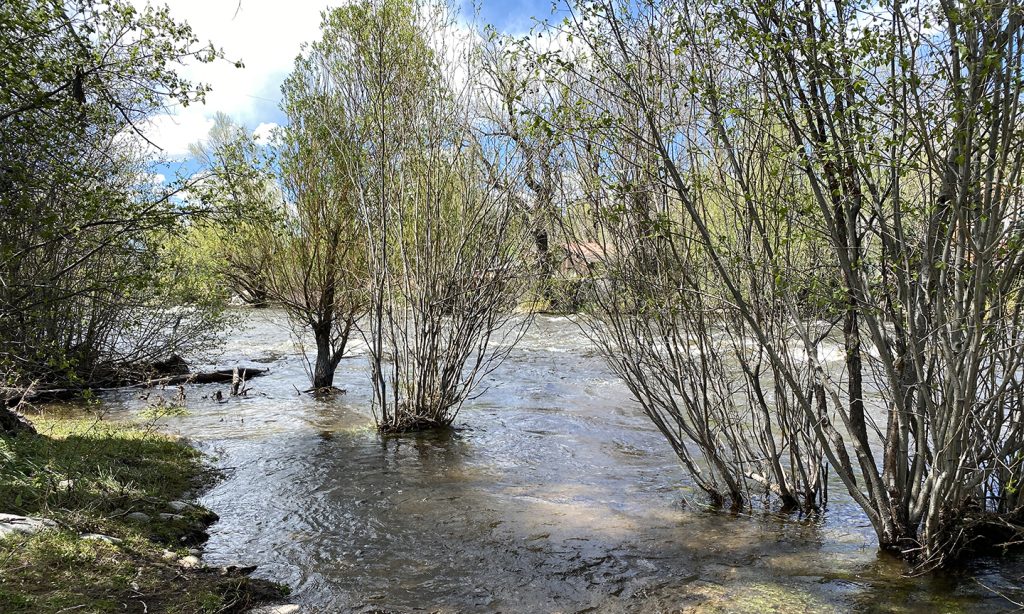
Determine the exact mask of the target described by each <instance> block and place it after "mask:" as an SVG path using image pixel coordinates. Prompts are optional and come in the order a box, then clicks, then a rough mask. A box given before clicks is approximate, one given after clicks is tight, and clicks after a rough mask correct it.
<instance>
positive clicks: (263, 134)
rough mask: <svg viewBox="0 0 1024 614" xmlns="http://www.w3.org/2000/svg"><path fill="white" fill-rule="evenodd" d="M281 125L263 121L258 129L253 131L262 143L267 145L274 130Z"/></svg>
mask: <svg viewBox="0 0 1024 614" xmlns="http://www.w3.org/2000/svg"><path fill="white" fill-rule="evenodd" d="M278 127H279V126H278V125H277V124H276V123H274V122H261V123H260V125H259V126H256V129H255V130H253V131H252V136H253V138H254V139H255V140H256V142H257V143H259V144H260V145H265V144H267V143H269V142H270V137H271V135H272V134H273V132H274V130H275V129H276V128H278Z"/></svg>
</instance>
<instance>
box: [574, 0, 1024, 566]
mask: <svg viewBox="0 0 1024 614" xmlns="http://www.w3.org/2000/svg"><path fill="white" fill-rule="evenodd" d="M1021 18H1022V7H1021V6H1020V5H1019V4H1018V3H1016V2H1003V3H996V4H992V3H971V2H968V3H958V4H956V5H953V4H949V3H941V2H940V3H939V4H936V5H928V6H926V7H920V6H916V5H915V6H914V7H912V8H911V7H907V6H904V5H902V4H900V3H895V4H885V5H881V6H877V7H874V8H873V9H872V11H871V14H870V16H869V17H867V16H865V15H864V14H863V13H862V12H861V11H860V8H859V7H858V6H855V5H851V4H848V3H843V2H840V3H832V4H829V5H827V6H826V5H820V4H818V5H815V4H808V3H803V2H790V1H788V0H778V1H777V0H751V1H749V2H748V1H738V2H732V1H729V2H704V3H696V4H694V3H689V4H685V5H681V6H680V5H677V4H673V3H663V2H656V1H652V2H641V3H627V2H622V3H619V2H599V3H595V4H592V5H587V6H586V7H584V8H583V9H582V14H574V15H573V17H571V18H570V19H569V20H567V21H566V22H565V23H564V24H563V25H562V26H561V27H564V28H566V29H568V30H569V31H570V32H571V33H572V34H573V35H574V36H575V37H576V39H577V40H579V41H581V42H580V44H579V45H578V46H577V48H575V49H573V50H572V52H573V53H577V54H578V55H577V56H574V57H571V58H565V57H562V58H560V60H561V61H560V62H559V66H560V67H562V68H563V69H566V70H567V71H568V72H569V73H571V74H572V75H573V76H574V77H576V78H575V79H573V80H566V83H567V84H568V85H569V86H572V84H587V86H586V87H578V86H577V87H575V95H576V96H577V97H578V99H579V100H582V101H584V102H585V103H586V104H583V105H578V106H577V107H576V108H573V109H566V115H567V117H568V118H571V119H575V120H582V121H581V124H582V125H583V126H586V127H588V128H587V129H586V130H584V131H583V133H584V136H587V135H590V134H592V133H593V132H594V131H597V132H598V133H599V134H600V135H601V136H602V141H601V148H602V149H601V152H600V156H601V159H602V160H611V159H627V160H637V159H639V160H645V159H650V160H652V161H653V164H652V165H651V167H650V172H651V173H652V174H653V175H654V176H656V177H658V179H659V180H658V182H657V185H658V186H659V188H660V189H662V190H664V191H665V192H666V193H667V195H668V197H667V199H666V200H665V201H664V203H665V204H664V206H663V207H662V210H661V211H662V214H661V215H660V216H659V217H658V224H657V225H656V226H655V229H656V232H654V233H641V235H640V236H645V237H649V238H657V237H664V238H667V239H668V240H669V241H668V245H669V246H670V249H669V250H668V251H667V252H665V251H662V252H660V253H661V254H663V256H661V257H659V258H656V259H655V262H656V263H659V266H661V265H664V266H667V267H668V269H669V270H673V269H675V270H682V271H689V272H687V273H685V275H682V274H681V276H680V277H677V278H675V279H673V278H671V277H669V279H670V280H671V283H669V284H668V287H669V288H670V289H671V288H675V287H676V286H678V285H679V283H680V281H679V279H681V280H682V281H683V282H685V281H686V280H688V279H692V278H693V271H694V269H693V268H692V267H687V265H688V264H689V263H691V262H692V263H695V264H696V265H697V266H698V269H696V270H697V271H704V273H701V274H700V277H703V278H705V279H711V280H712V281H713V283H705V284H702V285H701V286H700V287H699V288H696V289H695V290H698V291H700V292H702V293H704V294H705V295H706V296H708V297H709V298H710V299H711V300H712V301H713V303H714V309H711V310H705V313H707V314H709V315H710V316H712V319H711V321H710V323H709V324H710V325H713V326H715V327H718V328H719V329H720V330H724V331H725V332H726V333H727V336H731V337H734V338H736V339H737V340H739V341H741V343H739V344H737V345H738V347H740V348H747V349H745V350H743V352H744V353H746V355H747V356H748V357H757V359H758V361H759V362H760V363H761V364H763V365H766V366H767V370H766V371H762V372H760V374H759V375H758V372H755V375H757V376H756V377H751V376H750V374H749V373H748V371H749V368H748V365H749V364H750V362H749V358H748V359H746V360H747V362H746V364H744V362H743V354H742V353H737V354H736V357H737V360H738V361H739V363H740V366H739V369H740V370H741V371H743V374H742V376H741V377H737V378H734V379H732V381H733V382H734V384H733V387H732V388H731V389H728V388H727V389H725V390H724V394H723V395H720V396H721V398H722V399H723V400H726V399H732V398H734V397H735V396H736V395H739V396H741V397H747V398H753V399H755V400H758V402H759V403H760V402H762V399H763V401H764V403H765V406H766V407H767V409H768V411H767V412H765V413H764V415H765V416H766V418H768V419H771V420H773V421H774V423H775V424H794V423H793V422H792V420H793V418H794V417H797V418H799V419H800V420H801V422H800V423H797V434H799V435H800V437H801V439H802V440H805V441H808V442H811V443H813V444H814V445H816V446H818V447H820V450H821V454H822V455H823V456H824V458H825V459H826V460H827V462H828V465H829V467H830V470H831V471H832V472H834V475H835V476H836V477H837V478H838V479H839V480H840V481H841V483H842V484H843V485H844V487H845V488H846V489H847V490H848V492H849V493H850V495H851V497H852V499H853V500H854V501H855V502H856V503H857V504H858V505H860V507H861V508H862V509H863V510H864V513H865V515H866V516H867V517H868V519H869V520H870V521H871V523H872V525H873V526H874V528H875V531H876V533H877V536H878V541H879V545H880V547H881V548H883V549H885V550H889V551H892V552H895V553H897V554H899V555H900V556H903V557H905V558H907V559H909V560H912V561H914V562H915V563H917V564H919V565H923V566H934V565H942V564H945V563H948V562H949V561H951V560H952V559H954V558H956V557H957V556H958V555H962V554H965V553H966V552H969V551H970V550H971V549H972V548H978V547H980V546H983V545H984V544H991V543H993V542H995V543H1012V542H1014V541H1015V540H1016V539H1017V536H1018V535H1019V533H1020V531H1021V527H1022V526H1024V500H1022V499H1021V494H1020V493H1021V491H1020V490H1019V488H1018V486H1017V484H1018V483H1019V480H1020V478H1021V474H1022V472H1024V466H1022V463H1024V456H1022V454H1021V450H1022V449H1024V428H1022V424H1024V422H1022V420H1024V417H1022V411H1024V410H1022V406H1021V403H1020V400H1021V383H1022V378H1021V372H1022V370H1021V365H1020V363H1021V360H1022V358H1024V352H1022V349H1021V345H1020V340H1021V338H1022V333H1024V331H1022V328H1021V323H1022V320H1021V317H1020V305H1021V301H1020V297H1019V293H1020V292H1021V289H1022V288H1021V273H1022V271H1021V266H1022V264H1024V258H1022V256H1021V250H1020V245H1021V241H1020V233H1021V225H1020V223H1019V220H1020V218H1021V214H1022V211H1024V210H1022V208H1021V204H1022V201H1021V193H1020V187H1019V186H1020V172H1021V168H1022V166H1024V149H1022V147H1021V145H1022V143H1021V139H1022V137H1024V132H1022V129H1021V126H1022V125H1024V124H1022V122H1021V118H1020V101H1021V92H1022V85H1024V83H1022V77H1021V75H1022V72H1021V61H1022V52H1021V43H1022V42H1024V28H1022V21H1021ZM869 22H871V27H868V25H869ZM567 59H568V60H569V61H566V60H567ZM616 109H632V110H635V116H636V117H637V118H638V119H639V122H638V123H625V124H622V123H621V122H619V123H616V117H617V111H616ZM638 153H639V154H642V155H637V154H638ZM611 213H612V216H613V218H614V217H615V216H626V217H627V218H633V216H634V215H635V214H634V213H633V212H632V211H631V210H630V209H628V208H625V207H619V208H617V209H615V210H613V211H612V212H611ZM635 221H637V222H638V221H641V220H635ZM780 222H785V223H784V224H780ZM794 231H795V232H794ZM647 242H648V244H649V245H651V246H652V249H653V248H654V247H655V246H657V241H651V240H648V241H647ZM794 245H795V246H797V247H799V248H800V251H802V252H803V253H804V254H811V255H812V256H813V258H812V259H811V260H810V261H806V260H804V259H803V257H802V256H800V251H797V252H794V250H793V247H794ZM676 247H685V248H686V249H685V250H681V249H676ZM655 253H659V252H655ZM645 270H647V269H645ZM800 271H803V273H802V274H796V273H798V272H800ZM808 273H814V274H808ZM659 275H661V277H662V278H665V277H666V274H665V273H661V274H659ZM672 297H676V298H675V299H672ZM650 299H651V300H650V301H648V302H646V303H645V304H644V307H645V308H646V309H648V310H650V311H648V312H647V313H651V312H654V313H656V314H657V317H658V318H668V319H669V320H670V321H673V322H674V321H675V320H676V319H677V317H676V316H673V315H672V314H673V311H672V310H673V309H675V308H676V307H683V308H687V307H688V306H689V305H691V304H692V303H693V301H690V302H689V303H687V302H683V303H675V302H673V300H678V299H679V294H678V293H676V292H669V293H667V294H657V293H656V294H653V296H651V297H650ZM814 305H817V306H818V307H819V308H818V309H817V310H810V311H808V307H809V306H812V307H813V306H814ZM766 307H768V308H770V310H769V311H767V312H766V311H765V308H766ZM640 313H641V314H642V315H645V312H640ZM609 315H610V317H611V318H612V320H613V321H612V325H613V328H614V327H615V326H618V323H627V322H628V320H629V318H628V317H626V315H625V313H624V312H622V311H621V310H618V308H616V310H613V311H611V312H610V313H609ZM679 316H680V317H692V316H686V315H685V314H679ZM648 321H650V320H648ZM673 326H675V324H673ZM634 337H635V334H634V332H632V331H630V330H628V329H627V335H626V337H625V338H623V336H622V335H619V336H615V333H614V331H613V333H611V336H610V337H609V340H610V342H609V343H608V344H607V346H606V347H607V350H608V354H609V355H610V356H611V357H612V358H613V359H614V360H619V361H621V362H622V363H623V364H624V365H625V367H626V368H628V369H631V370H633V371H635V372H637V373H643V372H644V370H646V369H649V368H654V369H659V368H660V367H659V365H658V363H656V362H653V361H651V360H649V359H647V358H645V357H646V356H648V354H645V353H639V354H638V353H632V352H630V351H629V350H628V346H629V343H630V342H632V340H633V339H634ZM682 338H683V339H685V340H690V339H692V336H690V335H684V336H683V337H682ZM835 340H837V341H838V345H839V348H840V351H839V352H838V355H837V356H835V357H834V358H831V359H830V357H829V352H828V351H827V350H828V345H829V344H830V343H833V342H834V341H835ZM638 341H640V342H642V339H640V340H638ZM624 345H625V346H626V347H624ZM662 347H663V346H662ZM676 347H677V349H676V350H674V351H673V350H671V349H669V350H667V351H669V355H668V358H669V359H681V361H682V364H685V365H690V366H694V367H696V370H694V371H690V372H687V371H681V372H680V373H679V375H678V377H673V378H669V379H664V380H661V379H659V380H656V381H658V382H659V384H658V385H659V386H663V384H662V383H661V382H665V383H666V384H667V386H668V387H667V389H666V388H664V387H660V388H659V387H654V386H649V385H648V386H634V392H635V393H636V394H638V396H640V397H641V399H642V400H643V399H647V400H648V401H650V400H654V401H655V402H658V403H659V404H660V406H661V407H664V408H667V409H669V410H671V409H672V407H673V406H674V405H673V404H675V403H679V402H683V403H689V401H688V400H687V399H686V398H685V393H686V392H687V389H688V388H689V387H690V386H691V382H694V381H697V382H699V381H700V378H706V377H707V376H708V374H709V369H713V368H716V367H714V365H715V361H696V360H693V359H691V358H687V357H686V354H687V353H691V352H692V353H691V356H693V355H696V356H704V355H706V354H707V353H706V352H705V351H704V348H701V347H697V348H694V347H693V346H692V344H691V343H680V344H677V346H676ZM695 350H696V351H695ZM662 358H664V356H663V357H662ZM705 363H706V364H705ZM709 365H710V366H709ZM710 373H712V374H713V373H714V372H713V371H710ZM636 379H637V380H639V378H636ZM766 385H768V386H771V389H773V390H774V391H775V392H774V394H763V388H764V386H766ZM698 389H699V388H698ZM759 389H760V390H759ZM696 407H697V408H698V409H703V408H705V407H714V405H708V404H706V403H703V404H702V403H697V404H696ZM664 415H666V416H668V417H669V428H670V429H679V430H677V431H676V432H679V433H681V436H680V441H682V442H683V444H684V445H696V446H698V448H699V447H700V446H701V444H702V442H701V438H702V437H705V434H704V433H700V432H691V431H687V430H686V429H685V428H684V427H685V426H686V424H687V423H686V420H687V419H688V418H687V416H686V414H679V415H676V414H674V413H672V412H671V411H668V412H667V413H665V414H664ZM707 415H708V414H706V413H699V414H698V417H699V418H702V419H703V420H704V422H703V423H704V424H707V425H708V426H709V427H711V428H713V429H715V431H714V432H715V433H717V434H719V435H720V436H718V437H717V438H716V439H715V440H713V445H712V446H710V448H711V449H714V450H718V452H717V454H718V456H719V457H720V458H724V459H725V462H723V463H722V471H723V472H724V473H729V474H731V475H732V479H734V480H735V479H738V478H742V479H743V480H744V481H749V480H754V481H755V482H758V483H759V482H760V480H757V479H755V478H754V477H753V476H752V475H750V472H749V471H748V470H747V466H745V462H746V461H745V460H744V459H750V458H752V457H751V456H749V455H747V454H746V453H745V452H744V451H743V448H744V447H745V446H746V444H745V443H744V439H743V438H739V439H737V438H735V437H732V436H728V435H727V431H728V430H730V429H732V428H740V429H750V428H752V427H756V428H754V429H753V430H748V432H750V433H753V434H755V435H756V434H757V431H758V429H763V426H762V425H759V423H756V422H754V421H753V420H752V419H749V420H748V421H746V422H742V421H732V422H727V423H723V422H721V421H719V420H718V419H717V417H715V418H713V419H712V420H710V421H708V420H707V419H706V418H705V417H704V416H707ZM712 416H714V414H712ZM705 439H706V437H705ZM763 443H765V444H768V445H767V451H768V452H771V450H772V447H773V446H772V445H771V442H770V441H769V440H768V439H767V438H765V439H764V440H763ZM758 445H761V444H758ZM720 448H721V449H720ZM761 458H762V459H766V460H767V461H770V462H771V463H772V464H776V465H777V467H776V468H775V470H774V472H772V473H768V474H767V476H766V474H763V473H759V475H758V477H759V478H761V479H762V480H763V479H765V478H766V477H767V480H766V481H768V482H769V485H770V487H771V488H772V490H773V491H776V492H786V490H787V489H786V482H785V481H784V478H785V474H786V473H791V472H792V462H793V461H792V460H788V459H785V458H784V457H783V456H782V455H781V449H776V451H775V452H774V453H771V454H769V455H767V456H762V457H761ZM731 488H732V487H731V486H730V489H731ZM790 492H792V490H791V489H790Z"/></svg>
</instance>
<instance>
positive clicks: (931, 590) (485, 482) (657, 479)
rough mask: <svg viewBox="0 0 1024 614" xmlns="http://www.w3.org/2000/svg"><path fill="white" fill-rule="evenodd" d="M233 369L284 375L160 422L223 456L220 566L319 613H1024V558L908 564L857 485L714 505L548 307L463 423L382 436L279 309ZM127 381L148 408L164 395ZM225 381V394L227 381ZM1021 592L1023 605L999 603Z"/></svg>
mask: <svg viewBox="0 0 1024 614" xmlns="http://www.w3.org/2000/svg"><path fill="white" fill-rule="evenodd" d="M242 317H243V318H244V322H243V324H242V326H241V328H240V330H238V331H235V332H234V333H232V334H231V335H229V337H228V338H227V340H226V348H225V350H224V352H223V354H221V355H220V356H218V357H217V358H216V363H217V364H221V365H232V364H236V363H241V364H246V365H253V366H259V367H269V368H270V369H271V374H270V375H268V376H266V377H262V378H259V379H256V380H253V381H252V382H251V383H250V391H249V392H248V394H247V396H246V397H245V398H235V399H229V400H228V401H227V402H223V403H218V402H216V401H215V400H214V399H213V395H214V394H215V392H216V391H217V390H218V388H220V389H224V388H226V387H225V386H223V385H222V386H217V385H204V386H193V387H190V388H189V390H188V391H187V394H188V401H187V407H188V415H185V416H170V417H164V418H160V419H159V422H160V425H161V428H163V429H165V430H167V431H170V432H174V433H178V434H181V435H184V436H187V437H189V438H190V439H191V440H192V441H193V442H194V443H195V444H196V445H197V446H199V447H200V448H201V449H202V450H204V451H205V452H207V453H209V454H210V455H212V456H213V458H215V463H216V464H217V465H218V466H219V467H221V468H223V469H224V471H225V476H226V477H225V479H223V480H222V481H220V482H219V483H218V484H217V485H216V486H215V487H214V488H213V489H212V490H210V491H209V492H207V493H205V494H204V495H203V496H202V497H201V502H202V503H203V504H204V505H206V506H208V507H209V508H211V509H212V510H214V511H215V512H216V513H217V514H219V515H220V521H219V522H218V523H216V524H215V525H214V526H213V527H212V528H211V530H210V534H211V537H210V540H209V542H208V543H207V545H206V548H205V553H204V559H205V561H206V562H207V563H208V564H211V565H230V564H259V566H260V567H259V569H258V570H257V572H256V575H257V576H259V577H263V578H268V579H272V580H277V581H280V582H285V583H287V584H289V585H290V586H291V587H292V589H293V594H292V599H293V601H295V602H296V603H299V604H301V605H302V606H303V607H304V608H305V610H304V611H308V612H347V611H366V612H371V611H387V612H406V611H441V612H675V611H688V610H689V609H695V610H696V611H724V612H734V611H735V612H762V611H780V612H803V611H813V612H817V611H825V612H829V611H836V612H846V611H907V612H917V611H921V612H939V611H943V612H945V611H953V612H955V611H1010V610H1014V609H1015V608H1016V607H1017V606H1015V605H1014V604H1013V602H1012V601H1011V600H1013V601H1020V602H1024V587H1022V586H1021V584H1022V580H1021V579H1022V577H1024V558H1022V557H1020V556H1016V557H1012V558H1009V559H996V558H993V559H985V560H981V561H977V562H975V563H972V564H971V565H970V566H969V567H967V568H964V569H962V570H959V571H958V572H956V573H951V574H944V575H942V576H928V577H923V578H907V577H904V576H903V574H902V571H903V567H902V566H901V565H900V563H898V562H896V561H894V560H891V559H890V558H889V557H886V556H884V555H880V554H878V553H877V552H876V549H875V547H874V540H873V536H872V533H871V529H870V526H869V524H868V522H867V519H866V518H865V517H864V516H863V514H862V513H861V512H860V511H859V510H858V509H857V508H856V506H855V505H853V504H852V503H851V502H850V501H849V499H848V498H846V497H845V496H843V495H842V487H841V485H839V484H836V485H833V487H832V488H831V492H832V493H833V498H832V502H831V504H830V508H829V509H828V510H827V512H826V513H825V514H824V515H823V516H821V517H818V518H814V519H807V518H799V517H797V516H779V515H772V514H762V513H748V514H728V513H723V512H712V511H708V510H706V509H704V508H703V507H702V506H701V504H700V497H699V494H698V493H696V492H695V491H694V490H693V489H692V487H691V486H690V485H689V484H688V482H687V480H686V477H685V474H684V472H683V471H682V469H681V467H680V466H679V463H678V462H677V461H676V459H675V457H674V455H673V453H672V451H671V449H670V448H669V446H668V445H667V444H666V443H665V442H664V441H663V440H662V439H661V436H660V435H659V433H658V432H657V431H656V430H655V428H654V427H653V426H652V425H651V424H650V423H649V422H648V421H647V419H646V418H645V417H644V416H643V414H642V413H641V412H640V410H639V408H638V407H637V405H636V404H635V403H634V402H633V401H632V400H631V398H630V396H629V393H628V391H626V389H625V387H624V386H623V385H622V384H620V383H619V382H618V381H617V380H616V379H615V377H614V376H613V375H612V374H611V373H610V372H609V371H608V369H607V368H606V366H605V365H604V364H603V363H602V361H601V359H600V357H598V356H597V355H596V354H595V353H594V352H593V351H592V350H591V349H590V345H589V343H588V342H587V341H586V339H585V338H584V337H583V336H582V335H581V334H580V333H579V331H578V330H577V328H576V327H575V325H574V324H573V323H572V322H571V321H569V320H568V319H566V318H559V317H540V318H538V319H537V321H536V322H535V324H534V326H533V327H532V328H531V330H530V331H529V333H528V334H527V336H526V338H525V339H524V340H523V342H522V343H521V344H520V345H519V346H518V347H517V349H516V350H514V352H513V353H512V355H511V356H510V358H509V360H508V361H507V362H506V363H505V364H504V365H503V367H502V368H501V369H500V370H499V371H498V372H496V373H495V374H494V375H493V376H492V377H491V378H490V379H489V380H488V384H489V389H488V390H487V392H486V393H485V394H484V395H483V396H482V397H480V398H479V399H477V400H474V401H472V402H470V403H468V404H467V405H466V406H465V408H464V409H463V411H462V413H461V414H460V416H459V419H458V420H457V422H456V424H457V429H456V430H455V432H454V433H451V434H447V435H442V436H438V435H422V436H411V437H402V438H387V439H382V438H381V437H379V436H378V435H377V434H376V432H375V431H374V429H373V427H372V419H371V417H370V415H369V404H370V397H369V386H368V366H367V363H366V361H365V358H363V357H360V356H359V355H358V354H359V351H358V347H357V356H355V357H354V358H350V359H346V360H344V361H342V363H341V366H340V368H339V371H338V376H337V380H336V384H337V385H338V386H339V387H341V388H344V389H346V390H347V393H346V394H345V395H340V396H336V397H334V398H332V399H329V400H316V399H313V398H311V397H310V396H308V395H303V394H299V393H298V392H297V388H299V389H301V388H304V387H305V384H306V379H305V374H304V371H303V367H302V362H301V360H300V358H299V356H298V354H297V353H296V350H295V346H294V344H293V343H292V341H291V339H290V336H289V332H288V329H287V328H286V327H284V326H283V320H282V319H281V317H280V315H279V314H275V313H273V312H262V311H261V312H245V313H244V314H243V316H242ZM175 392H176V391H173V390H167V391H156V392H154V393H153V394H151V395H150V398H149V399H148V400H140V399H139V398H137V396H136V395H135V394H119V395H110V396H108V397H105V398H104V400H103V407H104V410H105V411H107V412H108V413H109V414H110V415H111V416H112V417H114V418H121V419H132V420H151V419H152V418H142V417H141V414H144V413H145V414H147V415H148V414H149V413H150V412H146V411H145V410H146V409H147V407H149V406H150V405H151V404H152V403H153V401H154V399H155V398H156V397H157V396H159V395H164V396H167V397H168V398H171V397H173V395H174V393H175ZM225 392H226V390H225ZM1000 593H1001V594H1002V595H1003V597H1001V596H999V594H1000Z"/></svg>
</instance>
